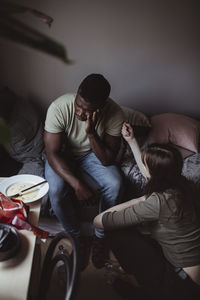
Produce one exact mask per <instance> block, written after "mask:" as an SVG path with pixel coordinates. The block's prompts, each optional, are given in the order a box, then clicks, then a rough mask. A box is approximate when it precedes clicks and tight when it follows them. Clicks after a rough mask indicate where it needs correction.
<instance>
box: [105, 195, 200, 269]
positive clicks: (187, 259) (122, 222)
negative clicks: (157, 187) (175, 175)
mask: <svg viewBox="0 0 200 300" xmlns="http://www.w3.org/2000/svg"><path fill="white" fill-rule="evenodd" d="M178 197H180V193H178V192H177V191H175V190H167V191H166V192H163V193H153V194H152V195H151V196H149V197H148V198H147V199H146V200H145V201H142V202H140V203H138V204H135V205H132V206H131V207H128V208H126V209H124V210H122V211H114V212H108V213H105V214H104V215H103V218H102V222H103V225H104V229H105V230H113V229H120V228H126V227H130V226H133V225H137V224H141V223H146V224H149V226H148V228H149V230H150V232H151V234H152V237H153V238H154V239H155V240H156V241H157V242H158V243H159V244H160V245H161V247H162V250H163V253H164V255H165V257H166V259H167V260H168V261H169V262H170V263H171V264H172V265H173V266H175V267H181V268H184V267H192V266H195V265H198V264H200V225H199V223H200V222H199V220H198V219H197V216H196V214H195V212H194V208H193V206H192V205H187V207H185V208H183V212H182V216H181V218H180V217H179V216H177V213H176V211H177V200H178V199H177V198H178ZM191 201H192V199H191ZM143 250H145V249H143Z"/></svg>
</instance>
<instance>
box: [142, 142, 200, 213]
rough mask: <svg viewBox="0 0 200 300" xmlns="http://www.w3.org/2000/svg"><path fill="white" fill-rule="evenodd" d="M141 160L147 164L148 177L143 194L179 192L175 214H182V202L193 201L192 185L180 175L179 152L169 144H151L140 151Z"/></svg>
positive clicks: (180, 160) (181, 161)
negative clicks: (173, 190) (168, 191)
mask: <svg viewBox="0 0 200 300" xmlns="http://www.w3.org/2000/svg"><path fill="white" fill-rule="evenodd" d="M142 161H143V163H144V165H146V166H147V168H148V170H149V173H150V176H151V177H150V179H149V181H148V183H147V185H146V189H145V194H146V195H147V196H149V195H150V194H152V193H153V192H164V191H166V190H167V189H175V190H177V191H178V192H180V197H178V198H177V201H178V203H177V214H178V215H181V214H182V208H183V206H184V204H188V203H189V202H194V200H195V199H193V198H194V197H195V196H193V192H194V190H193V186H192V184H191V183H190V181H189V180H187V179H186V178H185V177H184V176H182V174H181V173H182V168H183V159H182V157H181V154H180V152H179V151H178V150H177V149H175V148H174V147H173V146H171V145H169V144H151V145H149V146H147V148H146V149H145V150H144V151H143V153H142Z"/></svg>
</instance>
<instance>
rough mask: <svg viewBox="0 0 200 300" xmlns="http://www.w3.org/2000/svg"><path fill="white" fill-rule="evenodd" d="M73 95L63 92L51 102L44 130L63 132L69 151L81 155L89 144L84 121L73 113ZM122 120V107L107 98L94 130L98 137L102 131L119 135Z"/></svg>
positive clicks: (74, 95) (88, 149)
mask: <svg viewBox="0 0 200 300" xmlns="http://www.w3.org/2000/svg"><path fill="white" fill-rule="evenodd" d="M75 97H76V94H65V95H63V96H61V97H59V98H58V99H56V100H55V101H53V102H52V103H51V105H50V106H49V108H48V111H47V115H46V121H45V130H46V131H48V132H50V133H60V132H64V133H65V135H66V139H67V147H69V150H70V152H71V153H72V154H73V155H82V154H85V153H87V152H89V151H90V150H91V146H90V142H89V139H88V136H87V134H86V131H85V126H86V122H85V121H80V120H78V119H77V117H76V115H75V105H74V100H75ZM123 121H124V114H123V111H122V109H121V108H120V106H119V105H118V104H117V103H115V102H114V101H113V100H111V99H110V98H108V99H107V100H106V104H105V106H104V108H103V109H102V111H101V113H100V115H99V118H98V121H97V124H96V127H95V129H96V132H97V134H98V135H99V137H102V136H103V134H104V133H108V134H109V135H112V136H120V134H121V128H122V124H123Z"/></svg>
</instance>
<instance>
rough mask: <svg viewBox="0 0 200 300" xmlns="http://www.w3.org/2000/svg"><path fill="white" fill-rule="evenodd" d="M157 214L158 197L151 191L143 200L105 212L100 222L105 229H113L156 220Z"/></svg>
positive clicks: (158, 209)
mask: <svg viewBox="0 0 200 300" xmlns="http://www.w3.org/2000/svg"><path fill="white" fill-rule="evenodd" d="M159 214H160V199H159V197H158V195H157V194H156V193H153V194H151V195H150V196H149V197H148V198H147V199H146V200H145V201H141V202H139V203H137V204H135V205H132V206H130V207H128V208H125V209H124V210H121V211H114V212H107V213H105V214H104V215H103V218H102V222H103V226H104V229H105V230H113V229H120V228H125V227H129V226H133V225H137V224H140V223H143V222H149V221H156V220H158V219H159Z"/></svg>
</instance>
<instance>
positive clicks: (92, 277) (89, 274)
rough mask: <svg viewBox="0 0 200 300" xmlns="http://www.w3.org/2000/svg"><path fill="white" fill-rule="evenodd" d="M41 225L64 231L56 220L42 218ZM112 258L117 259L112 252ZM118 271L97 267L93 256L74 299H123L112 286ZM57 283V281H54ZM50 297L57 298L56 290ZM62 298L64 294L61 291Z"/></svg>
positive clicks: (54, 230)
mask: <svg viewBox="0 0 200 300" xmlns="http://www.w3.org/2000/svg"><path fill="white" fill-rule="evenodd" d="M39 227H40V228H43V229H46V230H47V229H48V230H49V231H50V232H51V233H54V234H55V233H56V232H59V231H62V228H61V226H60V224H59V223H58V222H56V221H54V222H53V223H52V220H51V221H50V220H49V219H41V220H40V223H39ZM111 259H112V260H113V261H116V260H115V258H114V256H112V254H111ZM115 274H116V273H113V272H110V271H108V270H107V269H106V268H102V269H96V268H95V267H94V266H93V264H92V262H91V258H90V260H89V264H88V267H87V268H86V269H85V270H84V271H83V272H82V273H81V276H80V281H79V284H78V288H77V290H76V293H75V297H74V299H73V300H94V299H95V300H102V299H105V300H107V299H109V300H123V299H124V298H122V297H121V296H120V295H119V294H118V293H117V292H116V291H115V290H114V288H113V287H112V284H111V283H112V281H113V278H114V277H115ZM54 283H55V281H54ZM50 294H51V297H48V299H49V300H50V298H52V299H55V296H54V291H51V293H50ZM60 297H61V298H60V299H62V297H63V295H62V293H61V295H60ZM56 299H57V300H60V299H59V298H58V293H57V292H56Z"/></svg>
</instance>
